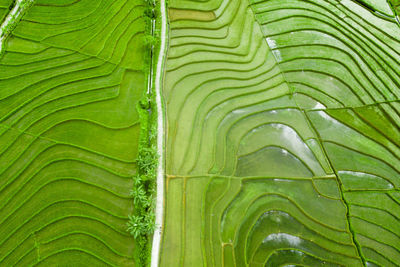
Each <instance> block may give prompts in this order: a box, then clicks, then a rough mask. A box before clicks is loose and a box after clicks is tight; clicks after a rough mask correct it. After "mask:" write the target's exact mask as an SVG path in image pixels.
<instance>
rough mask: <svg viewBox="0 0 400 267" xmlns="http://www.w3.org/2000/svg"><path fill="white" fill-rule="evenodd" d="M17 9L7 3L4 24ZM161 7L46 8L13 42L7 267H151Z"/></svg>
mask: <svg viewBox="0 0 400 267" xmlns="http://www.w3.org/2000/svg"><path fill="white" fill-rule="evenodd" d="M10 5H12V1H5V0H0V17H1V18H4V16H5V15H6V14H7V12H8V10H9V7H10ZM149 5H150V6H149ZM152 9H154V6H153V4H152V3H150V2H148V1H144V0H128V1H126V0H99V1H92V0H80V1H75V0H58V1H52V0H37V1H36V2H35V5H34V6H32V7H31V9H30V10H29V12H28V13H26V14H25V15H24V17H23V18H22V20H21V21H20V22H19V23H18V25H17V27H16V28H15V29H14V30H13V33H12V35H11V36H10V38H9V39H8V40H7V42H6V50H5V53H4V55H3V57H2V58H1V60H0V178H1V179H0V203H1V204H0V205H1V207H0V217H1V221H0V225H1V227H0V247H1V250H0V265H2V266H14V265H17V266H30V265H34V264H38V265H43V266H54V265H60V264H61V265H64V264H65V265H66V266H109V265H111V266H135V265H136V266H143V265H144V264H146V263H147V262H148V255H149V251H148V250H149V247H148V240H149V239H150V237H151V233H152V230H153V227H154V222H153V221H154V219H153V217H154V212H153V204H152V194H153V191H154V181H153V180H152V179H153V176H154V168H155V162H156V160H157V156H156V153H155V151H154V149H153V140H154V135H155V134H156V133H155V132H154V130H152V129H153V128H154V126H153V122H154V118H153V117H154V116H155V115H154V112H152V113H150V114H149V109H151V108H152V107H151V105H152V100H151V101H149V100H148V99H149V96H148V93H147V90H148V78H149V73H150V68H151V66H152V63H151V49H149V47H151V46H152V42H154V41H150V42H147V44H146V40H151V35H152V28H151V18H150V17H151V16H154V14H153V15H152V13H151V12H150V13H149V10H152ZM149 16H150V17H149ZM149 36H150V37H149ZM150 99H152V98H150Z"/></svg>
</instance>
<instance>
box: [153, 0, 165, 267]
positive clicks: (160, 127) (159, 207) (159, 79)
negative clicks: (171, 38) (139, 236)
mask: <svg viewBox="0 0 400 267" xmlns="http://www.w3.org/2000/svg"><path fill="white" fill-rule="evenodd" d="M160 11H161V43H160V51H159V54H158V61H157V69H156V80H155V82H156V84H155V91H156V92H155V93H156V103H157V112H158V118H157V133H158V134H157V150H158V155H159V160H158V169H157V200H156V229H155V231H154V236H153V245H152V251H151V267H158V262H159V256H160V247H161V234H162V223H163V217H164V214H163V213H164V205H163V203H164V112H163V106H162V96H161V94H162V91H161V88H162V84H163V63H164V62H163V60H164V54H165V51H166V36H167V34H166V33H167V18H166V5H165V0H160Z"/></svg>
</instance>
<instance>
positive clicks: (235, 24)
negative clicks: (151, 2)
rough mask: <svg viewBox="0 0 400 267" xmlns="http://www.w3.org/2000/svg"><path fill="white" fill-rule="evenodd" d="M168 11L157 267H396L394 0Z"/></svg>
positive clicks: (276, 1)
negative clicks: (162, 203) (163, 188)
mask: <svg viewBox="0 0 400 267" xmlns="http://www.w3.org/2000/svg"><path fill="white" fill-rule="evenodd" d="M393 3H395V1H393ZM396 5H397V4H393V5H392V6H396ZM169 11H170V12H169V19H170V47H169V51H168V57H167V66H166V78H165V87H164V98H165V101H166V117H167V129H166V138H167V147H166V160H167V164H166V202H165V206H166V208H165V222H164V235H163V240H162V252H161V256H160V258H161V259H160V265H161V266H362V265H367V266H397V265H398V264H399V262H400V238H399V237H400V217H399V215H398V214H399V211H400V191H399V185H400V184H399V182H400V131H399V130H400V60H399V59H400V27H399V26H400V25H399V24H398V21H396V19H395V15H394V14H393V12H392V9H391V7H390V6H389V5H388V4H387V3H386V1H367V0H366V1H350V0H342V1H335V0H318V1H317V0H307V1H300V0H290V1H289V0H288V1H282V0H250V1H246V0H230V1H228V0H210V1H202V2H199V1H180V0H170V1H169Z"/></svg>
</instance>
